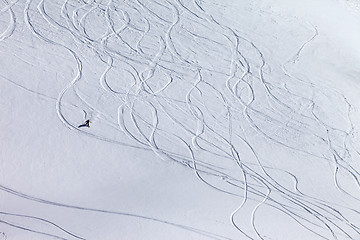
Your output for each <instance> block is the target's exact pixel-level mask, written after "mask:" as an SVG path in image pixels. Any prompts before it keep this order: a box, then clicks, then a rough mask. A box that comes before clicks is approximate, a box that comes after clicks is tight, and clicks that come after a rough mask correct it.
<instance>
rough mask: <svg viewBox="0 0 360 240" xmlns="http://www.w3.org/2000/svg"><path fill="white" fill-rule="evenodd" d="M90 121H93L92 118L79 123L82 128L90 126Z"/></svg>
mask: <svg viewBox="0 0 360 240" xmlns="http://www.w3.org/2000/svg"><path fill="white" fill-rule="evenodd" d="M90 123H91V121H90V120H86V121H85V123H83V124H81V125H79V128H81V127H90Z"/></svg>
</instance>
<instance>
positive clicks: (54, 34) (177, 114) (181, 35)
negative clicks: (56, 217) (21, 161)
mask: <svg viewBox="0 0 360 240" xmlns="http://www.w3.org/2000/svg"><path fill="white" fill-rule="evenodd" d="M3 3H4V4H5V7H3V8H2V9H1V10H0V14H1V15H3V14H5V13H8V15H9V18H8V20H9V21H8V25H7V28H6V29H5V31H4V32H2V33H0V43H1V42H5V41H8V40H11V38H12V36H13V34H14V32H15V31H16V28H17V27H18V25H19V24H24V25H25V26H26V27H27V29H28V30H29V31H30V32H31V33H32V34H33V36H35V37H36V38H37V39H39V40H40V41H41V42H43V43H44V44H48V45H52V46H54V47H56V48H61V49H64V50H66V51H67V52H68V54H69V56H70V57H71V58H72V59H73V63H72V65H73V72H74V77H73V78H72V79H69V81H68V84H67V85H66V86H65V87H64V88H63V89H62V91H60V92H59V95H58V97H57V98H54V97H51V96H48V95H46V94H44V93H39V92H37V91H35V90H32V89H30V88H28V87H26V86H23V85H21V84H18V83H16V82H14V81H13V80H11V79H9V78H8V77H7V76H3V75H1V78H0V79H1V81H8V82H10V83H11V84H13V85H14V86H15V87H18V88H20V89H23V90H25V91H28V92H30V93H33V94H35V95H36V96H40V97H43V98H45V99H47V100H49V101H54V102H56V112H57V114H58V117H59V119H60V120H61V121H62V123H63V124H64V126H66V127H67V128H69V129H70V130H72V131H77V132H78V133H79V134H85V135H87V136H89V137H93V138H96V139H98V140H100V141H107V142H110V143H113V144H120V145H124V146H129V147H134V148H140V149H144V150H146V151H152V152H153V153H154V154H156V155H157V156H158V157H159V158H160V159H162V160H164V161H169V162H176V163H179V164H181V165H182V166H184V167H186V168H189V169H191V170H192V171H193V172H194V174H195V175H196V177H197V178H198V179H199V181H201V182H202V183H204V185H205V186H208V187H210V188H212V189H214V190H215V191H218V192H220V193H221V194H227V195H229V196H231V197H233V198H234V199H235V201H236V202H238V203H239V204H238V207H237V208H236V209H234V211H233V212H232V213H231V214H230V216H229V219H230V222H229V224H231V225H232V226H233V227H234V229H235V230H236V231H238V232H239V234H240V235H241V236H242V237H244V238H246V239H266V237H265V233H262V227H261V226H262V224H264V221H268V219H265V220H264V221H262V219H261V218H262V214H261V213H262V212H265V211H266V210H267V209H272V210H276V211H279V212H281V213H283V214H284V215H286V216H287V217H288V218H289V219H291V220H293V221H294V222H295V223H297V224H298V226H299V227H300V228H302V230H303V231H307V232H309V233H312V234H313V236H314V237H317V238H319V239H358V237H359V236H360V228H359V226H357V225H356V219H353V218H351V216H347V213H348V212H353V213H355V214H356V216H357V217H359V215H360V213H359V212H358V211H357V210H356V209H355V208H354V209H353V208H351V207H348V206H340V205H337V204H334V203H332V202H331V200H326V199H319V198H317V197H313V196H311V195H309V194H307V193H306V192H304V191H303V190H302V189H301V185H300V182H301V176H297V175H296V174H295V173H293V172H291V171H289V170H287V169H286V168H281V166H280V167H276V168H275V167H274V166H268V162H266V159H265V158H264V154H262V153H261V151H260V150H259V148H258V147H256V144H255V143H254V142H255V139H254V138H252V136H251V135H252V134H253V135H257V136H260V137H261V140H257V141H263V142H264V143H265V144H271V146H275V147H276V148H278V149H282V150H283V151H290V152H294V153H297V154H299V155H302V156H306V157H312V158H315V159H317V160H319V161H328V162H330V163H331V164H332V167H333V177H332V178H333V181H334V186H336V188H337V189H338V191H339V192H340V193H341V194H343V195H344V197H346V198H351V199H355V201H359V200H360V198H359V197H358V196H359V192H360V174H359V172H360V170H357V169H356V168H355V167H354V166H353V165H352V163H351V159H352V156H360V154H359V152H358V151H357V150H356V149H355V148H354V147H353V146H352V145H351V136H352V135H353V134H354V132H355V123H354V121H353V119H352V117H351V112H352V111H353V106H352V105H351V103H350V102H349V100H348V99H347V97H346V95H344V93H341V92H339V91H338V90H336V89H332V88H331V87H328V86H327V85H326V84H322V83H317V84H316V83H314V82H311V81H310V80H309V79H303V78H301V77H299V76H297V75H296V74H293V73H292V71H291V70H289V69H290V67H291V68H293V67H295V66H296V65H297V64H298V62H299V60H300V59H301V58H302V55H303V52H304V51H306V50H307V49H308V48H311V47H312V44H313V43H314V42H315V41H316V40H317V37H318V36H319V35H320V34H321V33H320V32H319V30H318V29H317V28H316V27H313V26H312V25H311V24H307V25H304V27H305V28H306V29H308V30H309V32H310V31H312V32H313V33H312V35H311V34H310V35H309V36H308V37H305V38H304V39H303V43H302V44H300V45H299V47H298V48H297V49H296V48H294V54H293V56H292V57H291V58H289V60H288V61H286V62H284V63H282V65H281V66H280V71H279V73H278V74H279V75H283V76H285V79H286V82H285V81H282V80H277V79H275V77H273V75H272V73H269V69H271V68H272V67H278V66H273V64H275V63H272V62H271V59H269V57H268V55H267V54H266V53H265V52H264V51H263V50H262V47H261V44H258V43H256V42H255V40H252V39H251V33H243V32H242V31H240V30H239V29H235V28H231V27H229V26H226V25H224V24H222V23H221V22H220V21H219V20H218V19H217V17H218V16H213V15H211V13H209V12H207V11H206V7H205V6H203V3H202V2H201V1H198V0H193V1H188V0H176V1H163V2H157V1H146V0H134V1H120V0H119V1H118V0H106V1H101V0H93V1H70V0H66V1H54V2H51V1H49V0H27V1H26V2H24V3H22V2H21V1H11V2H9V1H7V0H3ZM50 5H52V6H54V5H57V6H59V9H57V10H58V12H57V16H55V15H52V14H54V12H51V11H48V6H50ZM21 7H22V8H23V12H22V13H21V12H19V9H21ZM164 10H166V11H167V12H166V13H164V12H163V11H164ZM21 14H23V18H22V19H23V21H24V22H23V23H21V22H20V19H21ZM93 14H98V15H97V16H98V18H94V16H93ZM59 17H60V19H61V20H59ZM96 19H102V21H100V20H99V22H94V21H96ZM44 22H45V24H47V25H48V28H49V29H48V31H45V30H44V29H43V28H40V27H39V24H40V23H44ZM92 24H98V25H94V26H93V27H92ZM99 24H100V25H99ZM299 24H300V23H299ZM192 25H193V26H196V27H191V26H192ZM99 26H101V27H102V30H101V31H100V32H99V31H97V30H99V29H98V28H99ZM129 34H133V37H134V39H136V41H135V43H134V42H132V41H130V40H131V37H129V36H128V35H129ZM184 39H186V40H187V43H188V44H192V45H190V46H184V44H185V43H184ZM66 41H68V42H66ZM85 48H86V49H89V50H88V52H87V51H85V50H83V51H82V50H80V49H85ZM219 48H221V49H222V50H221V51H222V54H220V55H219V53H218V50H217V49H219ZM90 53H92V54H93V55H89V54H90ZM197 56H199V57H198V58H197ZM220 56H221V57H220ZM92 58H96V60H97V61H95V60H92ZM204 59H207V60H208V61H205V60H204ZM214 60H217V61H219V63H218V66H219V67H218V68H217V69H215V66H214V65H212V63H211V61H214ZM92 62H94V64H97V63H98V62H101V63H102V67H103V68H102V69H103V70H102V74H101V76H100V77H99V79H90V80H89V79H84V77H83V76H84V74H86V71H92V70H91V69H89V68H88V65H89V63H90V64H91V63H92ZM85 65H86V67H85ZM121 71H123V72H124V73H126V74H128V75H129V76H131V77H130V79H120V77H119V78H115V77H114V76H115V74H116V73H118V72H121ZM272 71H276V70H272ZM310 79H311V78H310ZM82 81H91V84H93V85H98V86H99V89H101V91H103V92H104V94H106V96H107V98H106V99H108V101H109V103H108V104H113V103H114V102H117V103H118V106H115V107H116V109H117V111H115V112H110V111H109V109H112V108H102V106H101V105H97V103H96V102H95V101H94V100H92V99H89V97H88V96H87V95H86V94H84V92H83V91H85V90H83V89H81V84H79V83H81V82H82ZM281 81H282V82H281ZM122 82H124V84H121V83H122ZM290 85H292V88H294V87H293V86H299V87H301V88H306V89H308V91H309V92H311V93H312V95H309V94H307V95H306V94H303V95H300V94H299V93H296V92H293V90H291V89H290V87H289V86H290ZM173 87H174V88H176V87H177V88H178V90H177V91H176V92H174V89H173ZM315 93H317V94H315ZM321 94H323V96H320V95H321ZM70 95H73V96H72V97H76V99H78V102H77V103H72V102H69V101H71V100H67V99H68V98H69V96H70ZM210 97H211V98H212V99H211V101H209V100H210ZM319 97H326V98H333V99H336V98H339V99H342V101H341V102H338V104H340V105H341V106H343V107H344V108H346V109H347V110H346V111H347V113H346V116H344V117H345V118H346V120H347V124H348V126H347V128H346V129H344V127H343V126H331V125H329V124H328V123H327V122H326V121H325V120H324V119H325V118H326V115H321V113H322V112H324V111H326V110H324V109H322V106H321V104H320V103H319V102H317V98H319ZM214 98H215V99H214ZM69 99H70V98H69ZM285 99H293V101H287V100H285ZM111 100H116V101H111ZM334 101H335V100H334ZM210 103H211V104H210ZM215 104H216V105H215ZM142 106H146V107H142ZM299 106H308V108H306V109H302V110H301V111H299V108H298V107H299ZM69 107H74V108H76V109H77V110H78V111H80V112H81V111H83V112H84V113H85V116H86V115H87V114H88V113H91V115H90V116H94V115H96V116H98V118H101V120H103V121H105V122H106V123H107V124H108V125H110V126H112V127H113V129H114V130H115V132H116V133H117V134H118V136H121V138H122V139H123V140H122V141H119V140H114V139H112V138H111V137H109V136H103V135H100V134H98V133H91V132H90V131H87V130H86V131H85V130H83V129H78V128H77V127H76V126H77V125H78V123H79V122H73V120H71V119H72V118H70V116H69V114H70V113H71V112H70V111H69V110H68V109H69ZM91 120H93V119H91ZM79 121H80V122H81V121H82V119H79ZM93 121H96V120H93ZM166 121H168V122H170V123H172V124H170V125H169V126H172V127H171V128H169V127H167V125H165V124H163V123H164V122H166ZM224 122H225V123H226V124H224ZM267 124H270V126H271V127H266V125H267ZM273 129H277V130H278V131H283V132H287V133H285V134H284V135H278V134H277V132H276V131H273ZM299 136H300V137H299ZM301 136H304V140H303V141H308V140H309V139H310V140H313V141H316V143H318V144H320V145H321V147H318V148H317V149H321V150H317V149H314V147H311V146H309V145H301V144H299V143H298V142H297V140H299V141H301ZM292 138H294V139H295V140H292ZM129 139H131V144H129V143H128V142H129ZM161 139H165V140H166V141H168V142H170V143H171V144H174V145H176V146H177V148H178V149H184V151H179V152H175V150H170V149H168V147H169V146H168V145H166V144H164V141H160V140H161ZM296 139H297V140H296ZM338 141H341V144H335V143H334V142H338ZM171 149H174V148H171ZM184 152H187V154H184ZM243 153H247V155H246V154H243ZM209 156H211V157H210V158H209ZM220 159H221V161H220ZM275 171H276V172H277V173H279V174H281V175H284V176H286V177H287V178H288V179H291V182H293V186H292V187H288V186H287V185H284V184H283V183H281V182H280V181H279V180H277V179H278V178H277V176H276V175H275V174H274V172H275ZM341 172H344V173H346V174H348V175H349V176H350V177H351V179H352V180H353V184H355V185H356V186H357V187H358V189H359V192H358V193H352V192H349V191H347V190H346V189H344V187H343V186H342V183H341ZM0 189H1V190H2V191H3V192H5V193H7V194H12V195H15V196H17V197H19V198H23V199H25V200H28V201H35V202H38V203H41V204H45V205H51V206H53V207H60V208H64V210H77V211H91V212H95V213H98V214H115V215H117V216H119V217H136V218H139V219H140V220H149V221H155V222H160V223H162V224H165V225H168V226H173V227H177V228H180V229H183V230H185V231H191V232H194V233H198V234H200V235H202V236H205V237H208V238H210V239H230V238H227V237H225V236H220V235H217V234H216V233H211V232H210V231H207V230H199V229H196V228H192V227H189V226H183V225H180V224H176V223H171V222H167V221H165V220H160V219H156V218H152V217H146V216H141V215H137V214H130V213H122V212H116V211H110V210H101V209H91V208H86V207H81V206H72V205H67V204H62V203H57V202H52V201H48V200H45V199H39V198H36V197H32V196H30V195H27V194H24V193H21V192H17V191H16V190H14V189H11V188H8V187H5V186H0ZM251 203H253V205H254V207H253V209H252V211H251V213H250V214H247V215H245V214H242V210H243V209H244V208H245V206H247V205H251ZM219 204H221V203H219ZM343 210H346V211H344V212H343ZM9 216H12V217H16V218H15V219H19V218H26V219H30V220H32V221H33V223H34V224H36V222H39V221H40V222H43V223H45V224H48V225H49V229H51V228H56V229H57V230H60V231H61V232H62V233H63V234H65V236H66V237H62V236H60V235H54V234H52V233H51V234H50V233H47V232H40V231H37V230H35V228H34V229H31V228H29V227H24V226H22V225H21V224H17V223H14V221H7V220H6V219H7V217H9ZM0 218H1V219H0V223H1V224H6V225H8V226H11V227H13V228H17V229H20V230H23V231H29V232H32V233H36V234H38V235H39V236H47V237H51V238H57V239H69V238H72V239H86V238H85V237H84V236H83V235H84V234H83V233H79V234H74V233H72V232H71V231H70V230H65V229H64V228H62V227H60V226H59V225H58V224H56V223H54V222H51V221H50V220H47V219H43V218H40V217H36V216H27V215H22V214H19V213H7V212H0ZM240 219H241V221H240ZM244 219H247V221H248V224H249V226H251V227H252V230H249V228H245V227H244V226H242V224H241V223H242V222H243V221H244Z"/></svg>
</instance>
